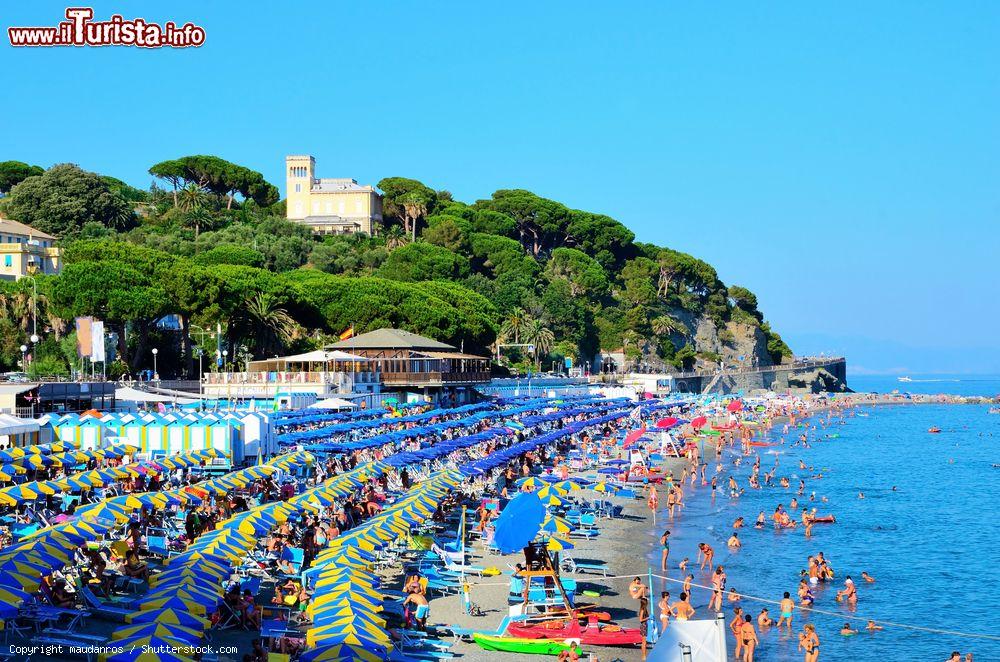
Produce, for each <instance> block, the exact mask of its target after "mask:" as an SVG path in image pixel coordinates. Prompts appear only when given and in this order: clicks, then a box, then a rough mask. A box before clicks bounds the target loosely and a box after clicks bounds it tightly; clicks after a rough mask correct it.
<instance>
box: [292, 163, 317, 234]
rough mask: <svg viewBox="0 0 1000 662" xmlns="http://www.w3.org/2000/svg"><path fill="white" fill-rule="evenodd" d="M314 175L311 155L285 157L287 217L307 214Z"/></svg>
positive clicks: (299, 217) (300, 216) (314, 164)
mask: <svg viewBox="0 0 1000 662" xmlns="http://www.w3.org/2000/svg"><path fill="white" fill-rule="evenodd" d="M315 175H316V159H314V158H313V157H311V156H286V157H285V198H286V201H287V209H286V212H285V217H286V218H288V219H303V218H305V217H306V216H308V215H309V199H310V195H311V191H312V185H313V182H314V181H315Z"/></svg>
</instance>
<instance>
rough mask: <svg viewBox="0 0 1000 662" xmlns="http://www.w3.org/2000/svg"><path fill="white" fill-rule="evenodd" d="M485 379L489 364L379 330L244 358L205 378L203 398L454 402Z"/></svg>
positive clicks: (416, 337) (486, 360)
mask: <svg viewBox="0 0 1000 662" xmlns="http://www.w3.org/2000/svg"><path fill="white" fill-rule="evenodd" d="M489 381H490V359H489V357H485V356H477V355H475V354H466V353H464V352H462V351H460V350H459V349H457V348H456V347H453V346H452V345H448V344H447V343H443V342H438V341H436V340H432V339H430V338H425V337H423V336H420V335H417V334H415V333H410V332H409V331H402V330H400V329H378V330H376V331H371V332H369V333H363V334H361V335H358V336H355V337H353V338H349V339H347V340H342V341H340V342H338V343H335V344H333V345H328V346H327V347H325V348H324V349H318V350H314V351H312V352H307V353H305V354H295V355H292V356H276V357H274V358H270V359H265V360H261V361H250V362H249V363H248V364H247V369H246V371H245V372H213V373H207V374H205V376H204V378H203V384H202V389H203V393H204V395H205V396H207V397H217V398H230V399H236V398H276V397H282V396H285V397H287V396H291V395H294V394H311V395H315V396H316V397H317V398H320V399H325V398H335V397H336V398H343V399H346V400H351V401H353V402H355V403H360V402H366V403H367V404H368V405H369V406H373V405H378V404H380V403H381V401H382V398H385V397H393V398H396V399H397V400H412V399H422V400H433V401H435V402H444V403H447V404H459V403H463V402H469V401H471V400H475V399H476V394H475V392H474V389H475V387H476V386H477V385H480V384H485V383H487V382H489Z"/></svg>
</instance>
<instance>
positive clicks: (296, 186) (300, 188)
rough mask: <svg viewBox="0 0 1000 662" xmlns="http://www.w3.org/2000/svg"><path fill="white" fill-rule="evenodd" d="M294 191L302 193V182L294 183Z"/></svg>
mask: <svg viewBox="0 0 1000 662" xmlns="http://www.w3.org/2000/svg"><path fill="white" fill-rule="evenodd" d="M295 192H296V193H302V184H296V185H295Z"/></svg>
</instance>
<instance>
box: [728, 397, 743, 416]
mask: <svg viewBox="0 0 1000 662" xmlns="http://www.w3.org/2000/svg"><path fill="white" fill-rule="evenodd" d="M742 409H743V401H742V400H740V399H736V400H733V401H732V402H730V403H729V404H728V405H726V411H729V412H733V413H735V412H738V411H741V410H742Z"/></svg>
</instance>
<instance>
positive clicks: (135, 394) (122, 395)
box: [115, 386, 198, 405]
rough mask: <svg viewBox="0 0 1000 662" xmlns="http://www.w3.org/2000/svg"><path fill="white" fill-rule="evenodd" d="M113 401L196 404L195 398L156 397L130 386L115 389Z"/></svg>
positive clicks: (153, 394)
mask: <svg viewBox="0 0 1000 662" xmlns="http://www.w3.org/2000/svg"><path fill="white" fill-rule="evenodd" d="M115 399H116V400H122V401H124V402H168V403H176V404H179V405H189V404H191V403H192V402H198V400H197V399H196V398H184V397H175V396H169V395H158V394H156V393H147V392H146V391H140V390H138V389H134V388H132V387H130V386H123V387H121V388H117V389H115Z"/></svg>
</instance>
